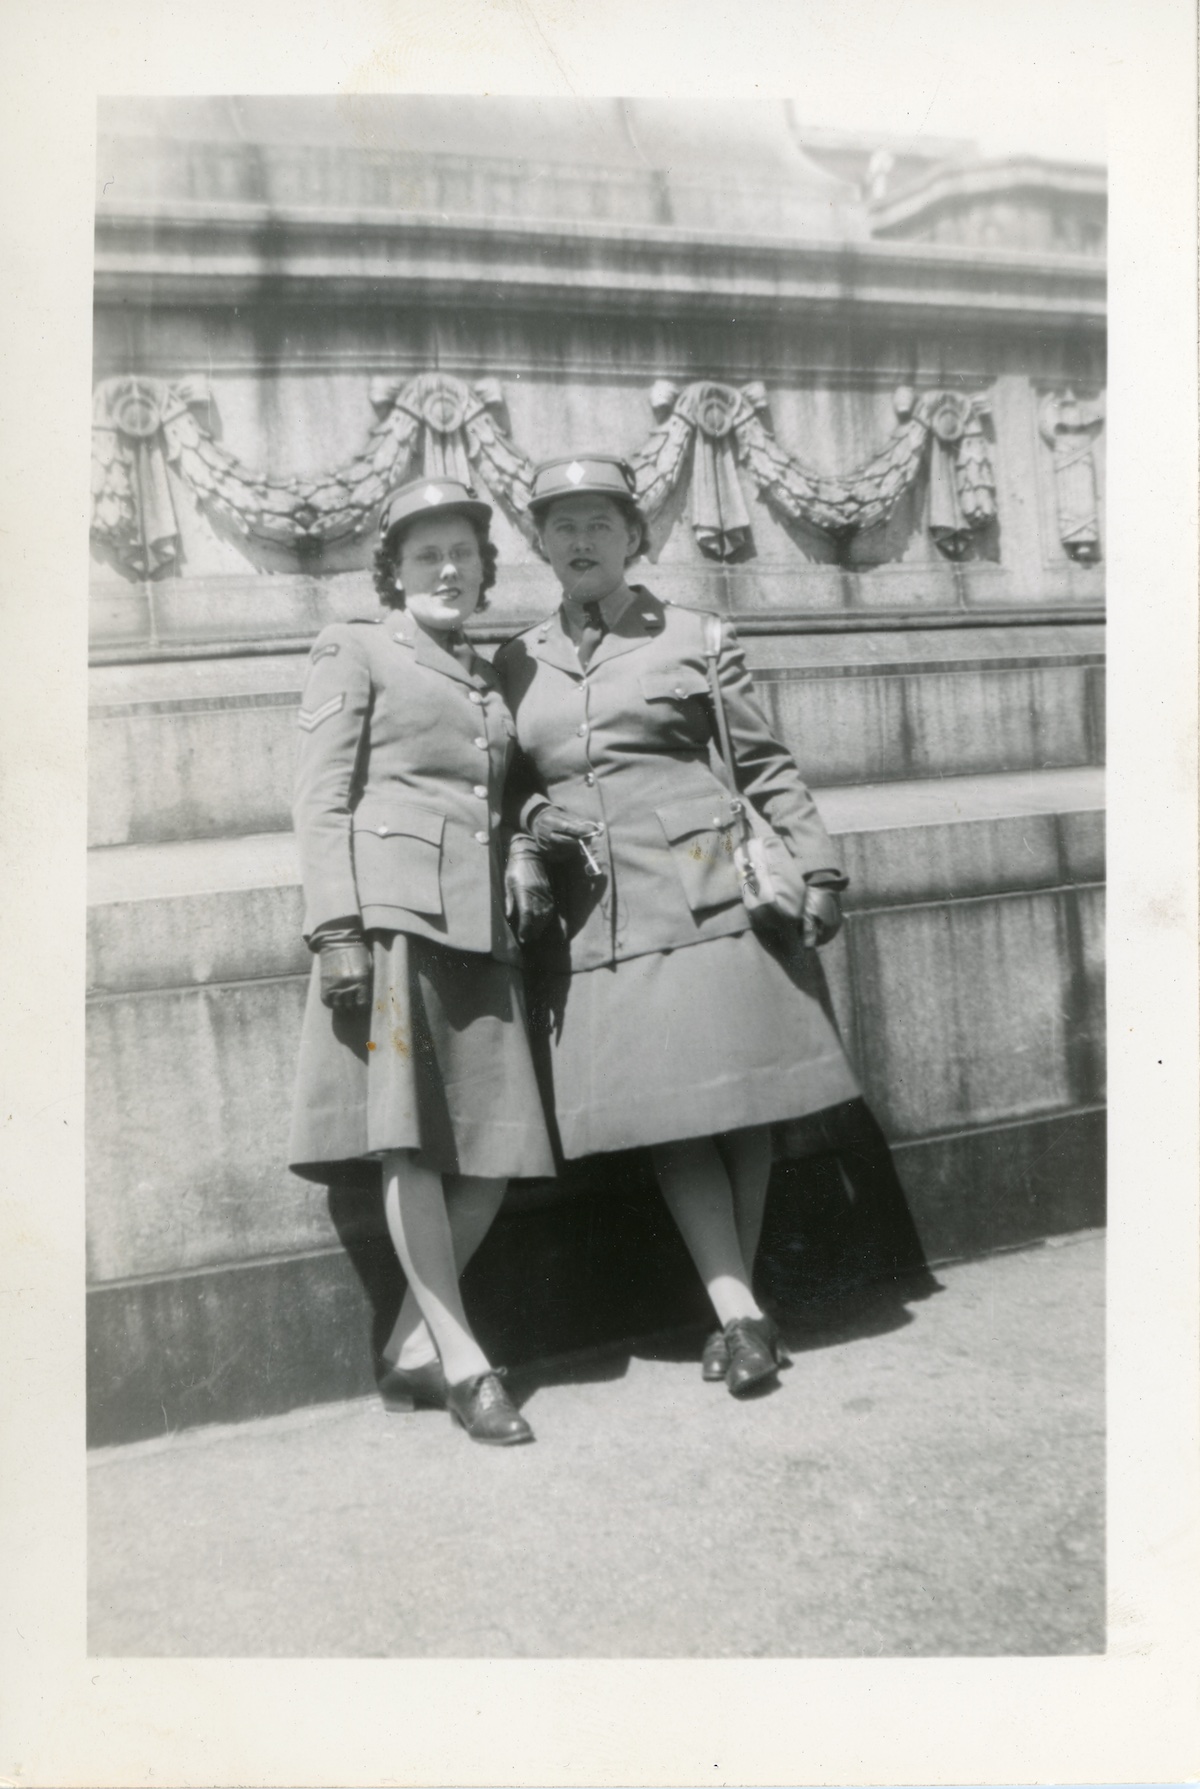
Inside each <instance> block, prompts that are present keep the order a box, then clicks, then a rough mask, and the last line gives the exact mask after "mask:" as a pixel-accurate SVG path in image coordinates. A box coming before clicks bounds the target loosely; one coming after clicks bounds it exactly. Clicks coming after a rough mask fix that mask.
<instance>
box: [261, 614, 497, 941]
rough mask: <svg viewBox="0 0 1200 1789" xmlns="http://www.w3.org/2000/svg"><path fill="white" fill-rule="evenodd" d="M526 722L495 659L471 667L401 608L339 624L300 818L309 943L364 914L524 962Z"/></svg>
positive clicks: (303, 757)
mask: <svg viewBox="0 0 1200 1789" xmlns="http://www.w3.org/2000/svg"><path fill="white" fill-rule="evenodd" d="M514 749H515V747H514V727H513V719H512V715H511V714H510V713H509V710H508V707H507V704H506V703H505V700H504V697H503V695H502V694H501V693H500V686H499V682H498V679H497V677H496V674H495V672H494V671H493V669H492V667H491V666H490V665H489V664H488V662H487V661H486V659H483V658H480V657H479V656H478V655H474V654H473V655H472V657H471V662H470V664H469V665H467V666H464V665H463V664H460V663H459V661H458V659H456V658H455V657H454V655H453V654H452V653H451V652H449V651H447V650H446V649H445V648H443V647H442V646H439V645H438V644H437V643H436V641H435V640H433V639H431V638H430V636H429V635H428V634H426V633H425V632H424V631H423V630H422V629H421V628H419V627H417V626H416V624H415V623H414V622H413V621H412V620H411V618H410V617H409V616H407V615H405V614H404V613H403V612H402V611H400V610H390V611H385V613H384V614H383V616H382V617H381V618H380V619H379V620H378V621H377V622H338V623H335V624H334V625H333V626H332V627H327V628H325V630H324V631H323V632H322V633H321V635H320V636H319V637H318V639H317V642H316V644H315V645H314V647H313V649H312V654H311V659H310V664H309V671H308V680H307V682H306V684H305V686H304V695H303V697H302V699H301V708H300V749H299V758H298V763H297V770H296V789H295V801H294V803H293V808H292V814H293V818H294V821H295V826H296V836H297V839H298V841H299V846H300V863H301V869H302V873H303V878H304V896H305V917H304V932H305V936H306V937H307V938H309V939H311V937H312V934H313V933H314V932H315V931H316V929H317V927H318V926H321V925H325V924H328V923H329V922H331V921H333V920H339V919H346V918H351V919H353V918H354V917H356V916H357V917H358V918H359V919H360V921H361V923H362V925H363V927H364V929H366V930H369V929H371V928H373V927H374V928H378V929H381V930H386V931H394V932H410V933H413V934H415V935H416V936H418V937H422V938H432V939H435V940H437V942H439V943H441V944H446V945H449V946H451V947H453V948H454V949H456V950H469V951H479V952H482V953H484V954H487V955H490V956H493V957H498V958H499V959H500V960H501V961H504V962H515V961H516V960H517V956H518V952H517V946H516V942H515V940H514V938H513V936H512V933H511V932H510V931H509V928H508V925H507V923H506V921H505V918H504V890H503V860H502V839H501V799H502V795H503V790H504V780H505V775H506V773H507V771H508V767H509V763H510V760H511V758H512V756H513V753H514Z"/></svg>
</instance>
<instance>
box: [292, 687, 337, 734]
mask: <svg viewBox="0 0 1200 1789" xmlns="http://www.w3.org/2000/svg"><path fill="white" fill-rule="evenodd" d="M345 706H346V692H345V690H339V691H338V693H337V695H336V696H330V698H329V700H328V702H322V704H321V706H320V707H319V708H302V709H301V710H300V725H301V726H302V727H303V729H304V731H305V732H306V733H311V732H312V730H313V728H314V727H319V726H320V725H321V722H322V721H327V720H329V719H330V718H331V717H332V716H333V715H335V714H339V713H340V712H341V710H342V709H343V708H344V707H345Z"/></svg>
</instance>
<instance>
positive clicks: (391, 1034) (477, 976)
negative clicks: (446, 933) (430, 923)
mask: <svg viewBox="0 0 1200 1789" xmlns="http://www.w3.org/2000/svg"><path fill="white" fill-rule="evenodd" d="M371 944H372V950H373V957H374V986H373V998H372V1001H371V1004H370V1007H369V1008H358V1009H356V1010H352V1011H335V1010H331V1009H330V1008H329V1007H326V1006H323V1005H322V1003H321V995H320V968H319V963H318V962H317V961H316V960H314V962H313V970H312V977H311V980H310V982H309V988H308V1001H307V1005H306V1007H305V1013H304V1024H303V1029H302V1032H301V1038H300V1057H299V1065H298V1069H297V1075H296V1096H295V1102H294V1106H293V1112H292V1126H291V1136H290V1140H289V1146H288V1160H289V1163H290V1165H291V1167H292V1170H293V1172H294V1173H297V1174H301V1175H304V1176H305V1177H306V1178H307V1179H310V1180H320V1181H329V1180H331V1179H334V1178H336V1177H337V1176H338V1174H339V1172H340V1171H343V1170H345V1169H348V1168H349V1167H350V1166H351V1165H352V1164H355V1163H359V1162H363V1161H372V1160H376V1159H378V1158H379V1157H380V1156H382V1155H383V1154H385V1153H386V1152H388V1151H389V1150H393V1149H412V1150H415V1151H416V1152H417V1153H418V1155H419V1157H420V1158H421V1160H422V1161H423V1162H424V1163H425V1164H426V1165H427V1166H428V1167H430V1168H432V1169H435V1170H436V1171H438V1172H440V1173H444V1174H445V1173H452V1174H477V1175H484V1176H489V1177H496V1178H501V1177H513V1176H516V1177H534V1178H536V1177H539V1176H541V1175H547V1174H553V1172H554V1157H553V1154H552V1151H551V1148H550V1140H549V1136H548V1134H547V1128H546V1120H545V1115H544V1113H543V1110H542V1101H541V1096H540V1094H539V1091H538V1085H537V1078H536V1075H535V1072H534V1065H533V1058H532V1055H531V1052H530V1046H529V1030H528V1014H527V1010H526V1003H525V986H524V980H523V977H522V975H521V971H520V970H519V969H515V968H513V967H512V966H511V965H509V964H507V963H498V962H496V961H495V960H494V959H493V958H491V957H485V956H481V955H478V954H476V953H474V952H469V951H455V950H448V949H447V948H446V947H445V946H444V945H440V944H435V943H432V942H430V941H429V940H427V939H424V938H414V937H409V936H408V935H407V934H406V933H404V932H388V933H372V934H371Z"/></svg>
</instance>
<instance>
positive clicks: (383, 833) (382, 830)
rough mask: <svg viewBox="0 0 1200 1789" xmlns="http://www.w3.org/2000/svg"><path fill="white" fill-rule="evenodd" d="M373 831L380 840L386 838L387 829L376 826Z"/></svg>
mask: <svg viewBox="0 0 1200 1789" xmlns="http://www.w3.org/2000/svg"><path fill="white" fill-rule="evenodd" d="M375 830H376V832H377V833H378V834H379V836H380V838H381V839H386V838H387V827H386V826H377V827H376V828H375Z"/></svg>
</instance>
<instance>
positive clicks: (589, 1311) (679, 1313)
mask: <svg viewBox="0 0 1200 1789" xmlns="http://www.w3.org/2000/svg"><path fill="white" fill-rule="evenodd" d="M1104 1147H1105V1114H1104V1112H1103V1110H1099V1109H1096V1110H1090V1111H1077V1112H1069V1113H1063V1114H1058V1115H1055V1116H1053V1117H1051V1118H1041V1119H1033V1120H1029V1121H1026V1122H1022V1123H1018V1124H1012V1125H997V1126H993V1127H990V1128H985V1129H980V1130H978V1131H975V1132H971V1133H967V1134H960V1135H955V1136H949V1137H942V1138H937V1139H932V1140H922V1141H919V1142H912V1143H906V1144H901V1145H899V1146H897V1148H896V1150H895V1156H896V1163H897V1166H898V1168H899V1171H900V1174H901V1177H902V1179H903V1181H904V1184H905V1188H906V1191H907V1193H908V1196H909V1200H910V1202H911V1205H912V1210H913V1215H914V1217H915V1218H916V1221H917V1225H918V1228H919V1230H920V1232H921V1237H922V1241H923V1243H924V1245H925V1247H926V1250H927V1251H928V1253H929V1255H930V1257H931V1259H933V1260H935V1261H936V1260H938V1259H947V1258H959V1257H962V1256H964V1255H967V1256H970V1255H978V1254H984V1253H987V1252H989V1251H991V1250H995V1249H1000V1248H1011V1247H1014V1246H1019V1245H1020V1244H1023V1243H1029V1242H1032V1241H1036V1240H1037V1239H1039V1238H1042V1237H1049V1236H1054V1235H1061V1234H1064V1233H1068V1232H1070V1231H1073V1230H1079V1229H1087V1228H1092V1227H1094V1226H1096V1225H1098V1224H1101V1223H1102V1222H1103V1221H1104V1204H1105V1199H1104ZM626 1173H627V1178H628V1182H629V1184H628V1185H626V1186H623V1189H622V1196H621V1197H620V1198H616V1199H614V1198H612V1197H611V1196H608V1197H605V1196H604V1195H603V1194H600V1195H598V1196H597V1195H593V1196H591V1197H584V1198H581V1199H580V1200H578V1201H575V1202H567V1201H561V1200H560V1201H559V1202H557V1203H556V1204H553V1205H543V1206H542V1207H541V1208H539V1209H536V1210H530V1211H526V1212H521V1211H519V1210H514V1211H506V1212H505V1213H503V1214H502V1215H501V1218H500V1220H499V1221H498V1223H497V1224H496V1226H495V1228H494V1229H493V1231H492V1233H491V1235H490V1236H489V1237H488V1238H487V1241H486V1243H485V1244H484V1247H483V1249H482V1250H481V1251H480V1254H479V1256H478V1257H477V1258H476V1261H475V1262H474V1263H472V1266H471V1268H470V1269H469V1270H468V1279H467V1284H466V1292H467V1296H468V1300H469V1304H470V1309H471V1314H472V1319H473V1321H474V1322H475V1323H476V1326H477V1328H478V1331H479V1334H480V1338H481V1340H482V1341H483V1343H484V1345H485V1346H486V1347H488V1348H489V1349H490V1350H491V1351H492V1353H493V1357H494V1358H497V1359H503V1360H505V1361H508V1362H511V1363H512V1364H514V1365H515V1364H518V1363H521V1362H524V1361H528V1360H531V1359H536V1358H538V1357H539V1356H541V1355H546V1354H553V1353H559V1352H563V1351H566V1350H568V1349H572V1348H580V1347H587V1346H589V1345H595V1344H596V1343H599V1342H603V1341H607V1340H619V1339H621V1338H622V1337H624V1336H630V1335H634V1334H639V1333H647V1332H648V1331H650V1330H655V1329H662V1328H664V1327H667V1326H670V1325H673V1324H677V1325H682V1324H696V1325H697V1326H698V1325H699V1324H701V1323H703V1322H705V1321H706V1310H705V1301H704V1299H703V1297H702V1296H701V1294H700V1290H699V1286H698V1283H697V1282H696V1280H695V1275H694V1270H693V1269H692V1268H691V1265H690V1263H689V1262H688V1261H687V1259H686V1257H685V1256H684V1255H683V1252H682V1245H681V1244H680V1243H679V1240H678V1237H677V1236H675V1235H674V1234H673V1232H672V1230H671V1227H670V1223H669V1220H668V1219H667V1217H666V1213H665V1209H664V1208H663V1207H662V1205H661V1201H660V1200H659V1198H658V1195H657V1193H656V1191H655V1190H654V1188H653V1187H652V1186H651V1185H650V1184H649V1183H648V1181H647V1179H646V1178H645V1175H644V1173H643V1174H642V1175H641V1176H639V1175H638V1174H637V1173H636V1172H630V1171H629V1170H626ZM984 1184H986V1185H988V1187H989V1188H990V1189H991V1190H990V1193H989V1197H988V1198H987V1199H986V1200H985V1199H981V1198H979V1197H978V1196H977V1192H978V1188H979V1187H980V1186H981V1185H984ZM835 1197H836V1195H835V1194H834V1193H833V1192H832V1191H831V1187H830V1184H829V1170H828V1168H823V1166H822V1161H821V1158H818V1159H817V1160H815V1161H812V1162H799V1163H790V1164H786V1165H785V1167H784V1168H783V1169H782V1170H780V1171H777V1173H776V1177H775V1180H774V1182H773V1186H772V1193H771V1199H770V1202H769V1206H768V1233H767V1236H766V1238H765V1245H766V1246H764V1251H763V1260H762V1262H761V1270H762V1277H763V1279H764V1281H765V1282H766V1283H767V1285H768V1287H769V1289H770V1290H771V1291H772V1292H774V1293H776V1295H783V1296H788V1295H789V1293H790V1297H791V1300H792V1301H795V1300H797V1299H799V1300H801V1301H803V1300H805V1299H806V1298H807V1297H809V1296H811V1295H812V1293H813V1291H814V1289H815V1290H816V1291H817V1292H818V1295H819V1294H820V1292H821V1291H822V1290H826V1289H827V1290H829V1291H832V1292H834V1293H835V1295H836V1291H837V1267H836V1262H837V1258H838V1251H837V1241H836V1221H834V1223H833V1224H832V1225H831V1203H832V1201H833V1199H834V1198H835ZM772 1233H773V1236H774V1242H773V1241H772ZM345 1235H346V1246H345V1248H344V1249H337V1248H335V1249H329V1248H324V1249H320V1250H318V1251H316V1252H313V1253H309V1254H301V1255H292V1256H288V1257H283V1258H279V1259H275V1260H265V1261H257V1262H254V1263H247V1264H231V1265H228V1266H222V1267H215V1268H209V1269H205V1270H203V1271H199V1272H190V1273H176V1274H167V1275H163V1276H159V1277H150V1278H145V1279H138V1280H125V1281H121V1282H114V1283H110V1284H107V1285H98V1286H94V1287H93V1288H92V1289H91V1290H90V1292H89V1294H88V1319H87V1322H88V1439H89V1443H90V1444H91V1445H94V1446H95V1445H105V1444H112V1443H117V1442H125V1441H132V1440H137V1439H140V1438H143V1437H146V1436H150V1435H157V1434H162V1433H163V1432H164V1430H167V1431H169V1430H173V1429H178V1428H184V1427H188V1426H191V1425H193V1424H196V1423H205V1422H232V1421H238V1420H242V1419H245V1418H248V1417H254V1416H265V1415H270V1414H274V1413H277V1412H280V1411H284V1410H289V1409H295V1408H297V1407H299V1406H302V1405H305V1404H311V1403H323V1402H327V1401H329V1400H332V1399H336V1398H348V1397H355V1396H361V1395H366V1394H368V1393H369V1392H370V1391H371V1390H372V1387H373V1374H372V1367H371V1354H372V1347H373V1346H375V1347H378V1345H379V1344H380V1342H381V1341H382V1339H383V1336H384V1335H385V1334H386V1330H387V1328H389V1327H390V1321H391V1316H392V1314H393V1313H394V1310H395V1308H396V1304H397V1302H398V1299H399V1295H400V1290H401V1279H400V1274H399V1269H398V1267H397V1265H396V1261H395V1257H394V1255H393V1254H392V1252H391V1249H390V1246H389V1245H388V1244H386V1243H385V1242H383V1241H382V1240H381V1239H380V1238H379V1237H378V1235H377V1234H376V1235H372V1233H371V1231H370V1228H369V1226H368V1227H364V1226H361V1225H360V1226H358V1227H357V1229H355V1228H354V1227H353V1226H352V1225H348V1226H346V1229H345ZM797 1243H803V1245H804V1246H803V1247H802V1249H801V1252H800V1254H799V1256H798V1257H794V1256H793V1251H794V1250H795V1247H796V1245H797ZM790 1257H791V1258H794V1259H797V1260H798V1261H799V1262H800V1263H801V1264H807V1265H806V1266H805V1268H804V1272H805V1277H804V1278H803V1279H802V1280H799V1281H797V1280H796V1278H795V1274H796V1269H795V1267H793V1266H792V1265H791V1259H790ZM823 1276H824V1285H823V1284H822V1279H823ZM789 1282H790V1284H789ZM800 1308H803V1305H802V1303H801V1307H800Z"/></svg>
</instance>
